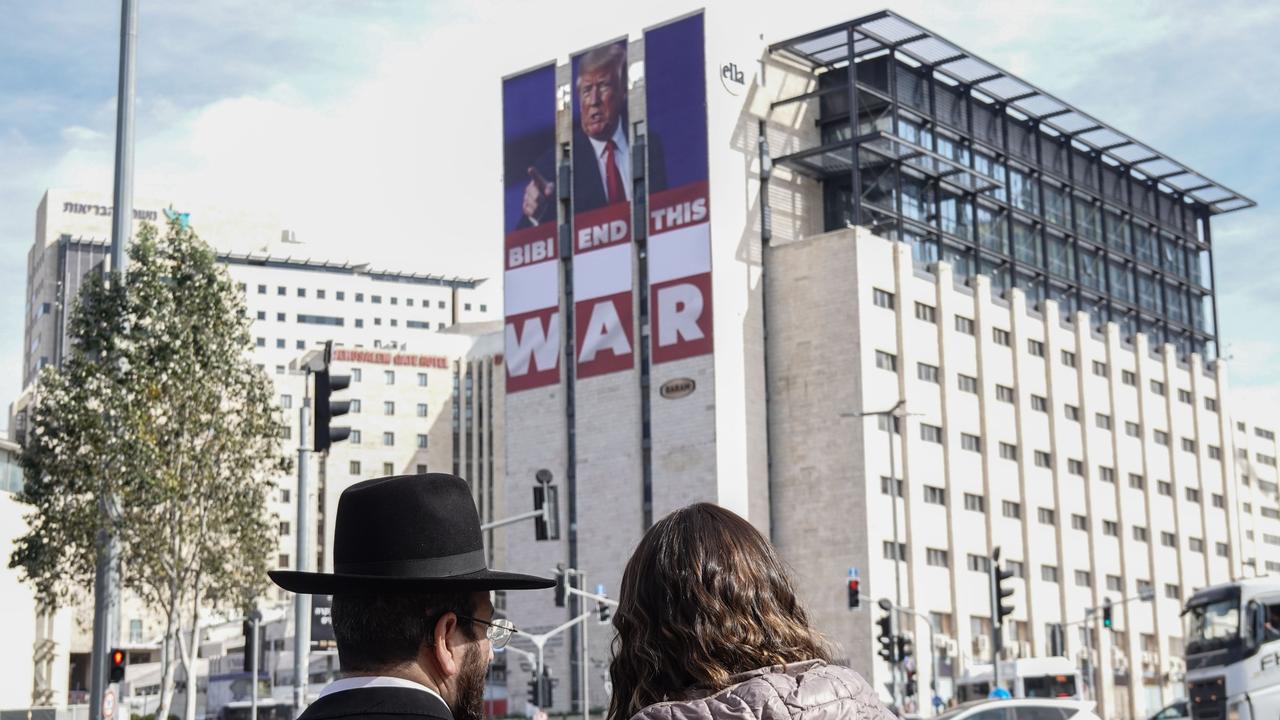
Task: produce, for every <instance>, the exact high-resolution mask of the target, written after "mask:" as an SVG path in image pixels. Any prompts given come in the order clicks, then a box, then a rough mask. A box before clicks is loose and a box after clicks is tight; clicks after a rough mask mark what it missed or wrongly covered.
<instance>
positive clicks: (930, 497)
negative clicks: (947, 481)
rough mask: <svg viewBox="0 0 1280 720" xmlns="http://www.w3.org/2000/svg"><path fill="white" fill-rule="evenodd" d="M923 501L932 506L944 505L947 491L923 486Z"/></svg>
mask: <svg viewBox="0 0 1280 720" xmlns="http://www.w3.org/2000/svg"><path fill="white" fill-rule="evenodd" d="M924 501H925V502H927V503H930V504H932V505H946V504H947V491H946V490H944V489H942V488H940V487H934V486H932V485H925V486H924Z"/></svg>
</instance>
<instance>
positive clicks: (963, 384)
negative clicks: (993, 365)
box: [956, 374, 978, 395]
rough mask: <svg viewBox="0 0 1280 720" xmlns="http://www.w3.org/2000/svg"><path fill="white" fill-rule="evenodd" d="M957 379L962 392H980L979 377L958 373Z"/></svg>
mask: <svg viewBox="0 0 1280 720" xmlns="http://www.w3.org/2000/svg"><path fill="white" fill-rule="evenodd" d="M956 381H957V382H958V383H959V385H960V392H967V393H973V394H975V395H976V394H977V393H978V378H976V377H973V376H971V375H960V374H957V375H956Z"/></svg>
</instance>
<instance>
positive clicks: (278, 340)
mask: <svg viewBox="0 0 1280 720" xmlns="http://www.w3.org/2000/svg"><path fill="white" fill-rule="evenodd" d="M276 347H277V348H279V349H281V350H283V349H284V338H276Z"/></svg>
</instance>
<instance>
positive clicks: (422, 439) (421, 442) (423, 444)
mask: <svg viewBox="0 0 1280 720" xmlns="http://www.w3.org/2000/svg"><path fill="white" fill-rule="evenodd" d="M418 449H419V450H426V449H427V436H426V435H423V434H419V435H418Z"/></svg>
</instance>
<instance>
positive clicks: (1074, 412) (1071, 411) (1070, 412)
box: [1062, 405, 1080, 422]
mask: <svg viewBox="0 0 1280 720" xmlns="http://www.w3.org/2000/svg"><path fill="white" fill-rule="evenodd" d="M1062 412H1063V414H1064V415H1066V416H1067V419H1068V420H1073V421H1075V422H1080V408H1079V407H1078V406H1076V405H1063V406H1062Z"/></svg>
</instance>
